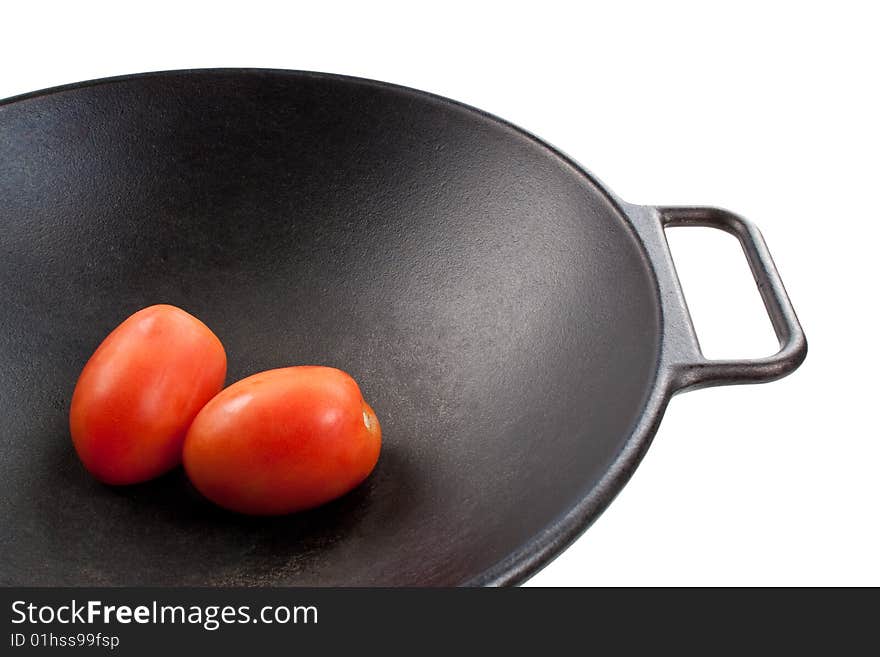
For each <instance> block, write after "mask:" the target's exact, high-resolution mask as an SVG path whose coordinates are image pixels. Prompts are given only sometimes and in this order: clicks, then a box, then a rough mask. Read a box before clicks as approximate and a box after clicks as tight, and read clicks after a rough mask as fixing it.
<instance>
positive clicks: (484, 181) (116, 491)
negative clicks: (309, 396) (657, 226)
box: [0, 72, 659, 585]
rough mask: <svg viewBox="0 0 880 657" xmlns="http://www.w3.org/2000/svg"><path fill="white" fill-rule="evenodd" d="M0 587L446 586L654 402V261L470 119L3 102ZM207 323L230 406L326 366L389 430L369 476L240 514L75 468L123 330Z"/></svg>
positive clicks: (571, 179) (123, 94)
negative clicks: (287, 372)
mask: <svg viewBox="0 0 880 657" xmlns="http://www.w3.org/2000/svg"><path fill="white" fill-rule="evenodd" d="M0 198H3V199H4V206H3V210H2V214H0V221H2V228H3V233H2V235H3V237H2V240H0V244H2V249H3V253H2V257H0V294H2V298H3V299H4V302H5V304H4V311H3V313H2V316H0V322H2V327H0V364H2V368H3V371H4V374H5V376H4V377H3V380H4V383H3V385H2V388H0V404H2V408H0V410H2V413H0V468H2V481H3V486H4V491H3V495H2V501H0V525H2V526H3V527H5V528H6V529H5V530H4V531H3V532H2V538H0V541H2V553H3V555H4V559H3V563H2V572H0V580H2V583H5V584H11V583H22V584H303V585H310V584H317V585H324V584H387V585H393V584H458V583H462V582H465V581H467V580H469V579H471V578H473V577H475V576H477V575H479V574H480V573H481V572H483V571H484V570H485V569H487V568H488V567H490V566H491V565H493V564H494V563H496V562H497V561H499V560H500V559H502V558H503V557H505V556H506V555H508V554H509V553H510V552H512V551H513V550H515V549H516V548H518V547H519V546H521V545H523V544H524V543H526V542H527V541H529V540H530V539H531V538H532V537H533V536H534V535H536V534H537V533H538V532H540V531H541V530H542V528H544V527H546V526H547V525H548V524H549V523H551V522H552V521H553V520H554V519H555V518H557V517H558V516H559V515H560V514H562V513H564V512H565V511H566V510H568V509H569V508H570V507H571V505H572V504H574V503H575V502H576V501H577V500H578V499H580V498H581V497H582V496H583V495H584V494H585V492H587V491H588V490H589V489H590V487H591V486H592V485H593V484H594V483H595V481H596V480H597V478H598V477H599V476H601V474H602V473H603V472H604V470H605V468H606V467H607V466H608V464H609V463H610V461H611V460H612V459H613V458H614V456H615V455H616V454H617V452H618V451H619V449H620V447H621V445H622V443H623V441H624V440H625V438H626V437H627V435H628V433H629V431H630V429H631V428H632V426H633V425H634V423H635V422H636V420H637V419H638V417H639V414H640V411H641V408H642V405H643V403H644V401H645V398H646V396H647V394H648V392H649V390H650V389H651V386H652V385H653V377H654V370H655V367H656V361H657V349H658V336H659V311H658V308H657V300H656V294H655V291H654V283H653V278H652V275H651V273H650V269H649V266H648V264H647V263H646V261H645V257H644V255H643V254H642V252H641V250H640V248H639V247H638V245H637V243H636V241H635V239H634V238H633V237H632V236H631V234H630V232H629V231H628V229H627V228H626V226H625V223H624V220H623V219H622V218H621V217H620V215H619V214H618V213H617V211H616V210H615V209H614V208H613V207H612V205H611V204H610V203H609V201H608V200H607V199H606V198H605V196H604V195H603V194H602V193H601V192H600V191H599V190H597V189H596V188H595V187H594V186H593V185H592V184H591V182H590V181H589V180H588V179H587V178H586V177H585V176H583V175H582V174H580V173H579V172H577V171H576V170H575V169H573V168H572V167H571V166H570V165H568V164H567V163H566V162H565V161H563V160H562V159H561V158H559V157H557V156H556V155H554V154H552V153H551V152H550V151H549V150H548V149H546V148H545V147H543V146H541V145H539V144H538V143H536V142H535V141H533V140H531V139H529V138H527V137H525V136H524V135H523V134H521V133H519V132H518V131H516V130H514V129H513V128H510V127H508V126H505V125H503V124H501V123H498V122H496V121H494V120H492V119H490V118H488V117H485V116H483V115H481V114H479V113H477V112H474V111H472V110H468V109H465V108H462V107H460V106H458V105H455V104H453V103H449V102H446V101H442V100H440V99H436V98H432V97H429V96H426V95H422V94H418V93H415V92H410V91H406V90H400V89H395V88H391V87H387V86H383V85H378V84H375V83H367V82H364V81H355V80H350V79H342V78H333V77H325V76H318V75H305V74H281V73H254V72H251V73H243V72H238V73H236V72H213V73H189V74H177V75H160V76H148V77H141V78H134V79H127V80H122V81H115V82H109V83H104V84H98V85H92V86H85V87H80V88H75V89H69V90H65V91H61V92H57V93H52V94H49V95H42V96H37V97H33V98H28V99H24V100H19V101H16V102H13V103H10V104H7V105H5V106H0ZM160 302H161V303H171V304H175V305H178V306H181V307H182V308H185V309H186V310H188V311H189V312H191V313H193V314H195V315H196V316H197V317H199V318H200V319H202V320H203V321H204V322H206V323H207V324H208V325H209V326H210V327H211V328H212V329H213V330H214V331H215V332H216V333H217V335H218V336H219V337H220V338H221V340H222V341H223V342H224V345H225V347H226V349H227V353H228V356H229V375H228V379H227V381H228V382H232V381H234V380H237V379H238V378H241V377H244V376H246V375H248V374H251V373H254V372H256V371H259V370H262V369H268V368H272V367H279V366H285V365H294V364H306V363H316V364H327V365H333V366H336V367H340V368H342V369H345V370H347V371H348V372H350V373H351V374H352V375H353V376H354V377H355V378H356V379H357V380H358V381H359V382H360V384H361V388H362V390H363V392H364V395H365V397H366V399H367V400H368V401H369V402H370V403H371V404H372V405H373V407H374V408H375V410H376V412H377V414H378V416H379V418H380V421H381V422H382V427H383V436H384V448H383V453H382V456H381V458H380V461H379V465H378V467H377V469H376V471H375V472H374V473H373V475H372V476H371V477H370V479H369V480H368V481H367V482H366V483H365V484H364V485H362V486H361V487H360V488H359V489H357V490H356V491H354V492H353V493H351V494H349V495H348V496H346V497H344V498H342V499H340V500H338V501H336V502H334V503H332V504H330V505H328V506H326V507H323V508H321V509H317V510H314V511H311V512H307V513H303V514H299V515H294V516H289V517H282V518H274V519H259V518H247V517H242V516H236V515H234V514H230V513H227V512H225V511H222V510H220V509H217V508H215V507H213V506H211V505H210V503H208V502H207V501H205V500H203V499H202V498H200V497H199V496H198V494H197V493H196V492H195V491H194V490H193V489H192V488H191V487H190V485H189V484H188V483H187V481H186V478H185V476H184V475H183V473H182V472H181V471H180V470H176V471H174V472H172V473H170V474H168V475H166V476H165V477H163V478H161V479H158V480H155V481H153V482H150V483H147V484H143V485H139V486H133V487H128V488H110V487H106V486H102V485H100V484H98V483H96V482H95V481H93V480H92V479H91V478H90V477H89V476H88V475H87V474H86V473H85V471H84V470H83V468H82V467H81V465H80V464H79V462H78V461H77V459H76V456H75V454H74V451H73V449H72V448H71V445H70V441H69V436H68V432H67V424H66V422H67V404H68V401H69V397H70V394H71V392H72V390H73V386H74V383H75V381H76V377H77V375H78V374H79V371H80V369H81V368H82V365H83V364H84V363H85V361H86V360H87V358H88V357H89V355H90V354H91V352H92V351H93V350H94V349H95V347H96V346H97V345H98V343H99V342H100V341H101V340H102V339H103V337H104V336H105V335H106V334H107V333H108V332H109V331H110V330H111V329H112V328H113V327H114V326H115V325H116V324H117V323H118V322H119V321H121V320H122V319H123V318H125V317H126V316H127V315H129V314H130V313H132V312H134V311H135V310H137V309H139V308H141V307H143V306H146V305H150V304H153V303H160Z"/></svg>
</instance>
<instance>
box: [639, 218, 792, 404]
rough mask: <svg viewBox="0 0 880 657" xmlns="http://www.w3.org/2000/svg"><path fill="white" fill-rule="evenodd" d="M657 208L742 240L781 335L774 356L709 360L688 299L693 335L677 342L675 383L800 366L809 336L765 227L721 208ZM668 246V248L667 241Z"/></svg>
mask: <svg viewBox="0 0 880 657" xmlns="http://www.w3.org/2000/svg"><path fill="white" fill-rule="evenodd" d="M656 209H657V211H658V214H659V217H660V222H661V226H662V227H666V226H705V227H708V228H717V229H719V230H723V231H726V232H728V233H730V234H731V235H733V236H734V237H736V238H737V239H738V240H739V243H740V245H741V246H742V249H743V252H744V253H745V256H746V260H747V261H748V263H749V268H750V269H751V270H752V276H753V277H754V279H755V283H757V285H758V290H759V291H760V293H761V298H762V299H763V301H764V307H765V308H766V309H767V313H768V314H769V315H770V320H771V322H772V324H773V329H774V331H775V332H776V337H777V338H778V339H779V351H777V352H776V353H775V354H773V355H772V356H767V357H765V358H754V359H743V360H710V359H708V358H706V357H705V356H703V353H702V351H701V350H700V347H699V342H698V341H697V339H696V332H695V331H694V327H693V322H692V321H691V318H690V314H689V313H688V312H687V308H686V305H685V308H684V310H685V312H684V317H685V319H686V322H687V324H688V326H687V330H688V331H689V332H690V337H691V340H690V342H688V341H683V342H679V343H677V351H678V352H679V353H678V354H676V355H677V358H675V359H674V360H675V361H677V362H674V363H673V369H674V377H675V378H674V381H673V385H675V387H676V389H677V390H688V389H694V388H701V387H706V386H717V385H731V384H738V383H764V382H767V381H773V380H776V379H779V378H782V377H783V376H786V375H787V374H790V373H791V372H793V371H794V370H796V369H797V368H798V366H799V365H800V364H801V363H802V362H803V360H804V358H805V357H806V355H807V339H806V336H805V335H804V331H803V329H802V328H801V325H800V322H799V321H798V318H797V315H795V312H794V308H793V307H792V305H791V301H790V300H789V298H788V294H787V293H786V291H785V287H784V286H783V285H782V279H781V278H780V277H779V272H778V271H777V270H776V265H775V264H774V263H773V258H772V257H771V256H770V252H769V251H768V250H767V244H766V243H765V242H764V238H763V237H762V236H761V233H760V231H759V230H758V229H757V228H756V227H755V226H754V225H753V224H752V223H751V222H749V221H746V220H745V219H743V218H742V217H740V216H738V215H736V214H734V213H732V212H729V211H727V210H722V209H719V208H711V207H658V208H656ZM664 241H665V235H664ZM666 248H667V249H668V244H667V247H666ZM673 275H674V276H675V279H676V284H677V285H678V286H679V292H680V283H679V282H678V278H677V275H675V274H674V268H673ZM680 298H681V299H682V301H683V299H684V297H683V294H681V293H680ZM683 345H684V346H683Z"/></svg>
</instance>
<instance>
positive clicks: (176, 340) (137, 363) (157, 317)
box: [70, 305, 226, 485]
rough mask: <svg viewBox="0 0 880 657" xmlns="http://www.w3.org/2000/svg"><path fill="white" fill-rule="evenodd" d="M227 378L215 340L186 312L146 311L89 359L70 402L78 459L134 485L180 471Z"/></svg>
mask: <svg viewBox="0 0 880 657" xmlns="http://www.w3.org/2000/svg"><path fill="white" fill-rule="evenodd" d="M225 379H226V352H225V350H224V349H223V345H222V344H221V342H220V340H219V339H218V338H217V336H216V335H214V333H213V332H212V331H211V330H210V329H209V328H208V327H207V326H205V324H203V323H202V322H201V321H199V320H198V319H196V318H195V317H193V316H192V315H190V314H189V313H187V312H186V311H184V310H182V309H180V308H177V307H175V306H169V305H155V306H150V307H148V308H144V309H143V310H140V311H138V312H136V313H134V314H133V315H131V316H130V317H129V318H128V319H126V320H125V321H124V322H122V323H121V324H120V325H119V326H118V327H116V329H114V330H113V331H112V332H111V333H110V334H109V335H108V336H107V337H106V338H105V339H104V341H103V342H102V343H101V344H100V346H99V347H98V348H97V350H96V351H95V353H94V354H93V355H92V356H91V358H89V360H88V362H87V363H86V365H85V367H84V368H83V371H82V373H81V374H80V377H79V380H78V381H77V383H76V388H75V389H74V392H73V398H72V399H71V403H70V434H71V437H72V439H73V445H74V447H75V449H76V452H77V455H78V456H79V458H80V460H81V461H82V463H83V465H84V466H85V467H86V469H87V470H88V471H89V472H90V473H91V474H92V475H93V476H94V477H95V478H96V479H98V480H100V481H102V482H104V483H107V484H113V485H123V484H134V483H140V482H143V481H147V480H149V479H152V478H154V477H157V476H159V475H161V474H163V473H165V472H167V471H168V470H170V469H172V468H174V467H175V466H177V465H179V463H180V460H181V452H182V449H183V440H184V438H185V437H186V431H187V429H188V428H189V425H190V423H191V422H192V420H193V418H195V416H196V414H197V413H198V412H199V411H200V410H201V408H202V406H204V405H205V403H207V402H208V400H209V399H211V398H212V397H213V396H214V395H216V394H217V393H218V392H219V391H220V390H221V389H222V388H223V383H224V381H225Z"/></svg>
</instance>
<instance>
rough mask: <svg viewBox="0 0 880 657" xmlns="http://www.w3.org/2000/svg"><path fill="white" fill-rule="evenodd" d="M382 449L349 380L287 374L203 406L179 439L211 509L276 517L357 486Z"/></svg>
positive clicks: (260, 377) (233, 389)
mask: <svg viewBox="0 0 880 657" xmlns="http://www.w3.org/2000/svg"><path fill="white" fill-rule="evenodd" d="M381 442H382V431H381V429H380V427H379V421H378V420H377V419H376V414H375V413H374V412H373V409H372V408H370V406H369V404H367V403H366V402H365V401H364V399H363V397H362V396H361V391H360V388H359V387H358V385H357V383H356V382H355V381H354V379H352V378H351V377H350V376H349V375H348V374H346V373H345V372H343V371H341V370H338V369H334V368H332V367H316V366H301V367H287V368H282V369H276V370H269V371H267V372H261V373H259V374H254V375H253V376H250V377H248V378H246V379H242V380H241V381H238V382H237V383H234V384H233V385H231V386H229V387H228V388H226V390H224V391H223V392H221V393H220V394H219V395H217V396H216V397H214V399H212V400H211V401H210V402H208V403H207V404H206V405H205V407H204V408H203V409H202V410H201V411H200V412H199V414H198V415H197V416H196V419H195V420H194V421H193V423H192V426H190V428H189V432H188V433H187V436H186V441H185V442H184V447H183V465H184V467H185V468H186V471H187V474H189V477H190V480H191V481H192V483H193V484H194V485H195V487H196V488H197V489H198V490H199V491H201V493H202V494H203V495H205V497H207V498H208V499H210V500H212V501H213V502H215V503H216V504H219V505H220V506H222V507H225V508H227V509H230V510H232V511H238V512H241V513H249V514H255V515H279V514H284V513H291V512H293V511H300V510H303V509H308V508H311V507H315V506H318V505H320V504H324V503H325V502H328V501H330V500H332V499H334V498H337V497H339V496H340V495H343V494H344V493H346V492H348V491H350V490H351V489H352V488H354V487H355V486H357V485H358V484H359V483H361V482H362V481H363V480H364V479H365V478H366V477H367V475H369V474H370V472H371V471H372V470H373V467H374V466H375V465H376V461H377V460H378V458H379V449H380V446H381Z"/></svg>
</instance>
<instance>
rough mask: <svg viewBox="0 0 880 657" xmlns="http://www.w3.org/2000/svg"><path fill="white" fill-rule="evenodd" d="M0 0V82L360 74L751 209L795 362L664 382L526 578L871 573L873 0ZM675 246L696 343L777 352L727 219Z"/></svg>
mask: <svg viewBox="0 0 880 657" xmlns="http://www.w3.org/2000/svg"><path fill="white" fill-rule="evenodd" d="M8 4H9V5H10V6H4V7H3V10H2V14H0V97H6V96H11V95H13V94H18V93H22V92H26V91H31V90H35V89H39V88H44V87H48V86H52V85H57V84H62V83H68V82H75V81H78V80H83V79H89V78H97V77H103V76H110V75H117V74H124V73H133V72H140V71H148V70H160V69H173V68H192V67H214V66H256V67H272V68H294V69H312V70H319V71H331V72H337V73H346V74H350V75H358V76H364V77H369V78H377V79H381V80H386V81H390V82H395V83H399V84H404V85H409V86H413V87H417V88H420V89H425V90H428V91H432V92H435V93H439V94H442V95H445V96H449V97H451V98H455V99H457V100H461V101H463V102H466V103H469V104H471V105H475V106H477V107H480V108H482V109H485V110H487V111H490V112H492V113H494V114H497V115H499V116H502V117H504V118H506V119H509V120H511V121H513V122H514V123H517V124H519V125H521V126H523V127H525V128H527V129H528V130H530V131H532V132H534V133H536V134H538V135H539V136H541V137H543V138H544V139H546V140H548V141H550V142H551V143H553V144H555V145H557V146H558V147H560V148H561V149H562V150H564V151H566V152H567V153H569V154H570V155H571V156H573V157H574V158H575V159H577V160H579V161H580V162H582V163H583V164H584V165H585V166H587V167H589V168H590V169H591V170H592V171H593V172H595V173H596V174H597V175H598V176H599V177H600V178H601V179H602V180H603V181H604V182H606V183H607V184H608V185H609V186H610V187H611V188H612V189H613V190H614V191H615V192H617V193H618V194H619V195H620V196H622V197H623V198H625V199H626V200H629V201H633V202H640V203H658V204H711V205H720V206H722V207H727V208H730V209H732V210H735V211H737V212H739V213H741V214H743V215H744V216H746V217H748V218H750V219H752V220H753V221H755V222H756V223H757V224H758V225H759V226H760V227H761V229H762V230H763V232H764V235H765V237H766V239H767V241H768V244H769V246H770V250H771V252H772V253H773V255H774V257H775V259H776V263H777V265H778V267H779V270H780V272H781V274H782V277H783V279H784V281H785V283H786V285H787V288H788V291H789V293H790V295H791V298H792V301H793V302H794V305H795V307H796V309H797V311H798V314H799V316H800V319H801V321H802V323H803V325H804V328H805V330H806V333H807V336H808V339H809V342H810V354H809V356H808V358H807V360H806V362H805V364H804V365H803V366H802V367H801V369H800V370H798V371H797V372H796V373H794V374H793V375H792V376H790V377H789V378H787V379H784V380H782V381H779V382H776V383H772V384H767V385H762V386H745V387H736V388H716V389H712V390H704V391H699V392H693V393H688V394H685V395H681V396H679V397H676V398H675V399H674V400H673V401H672V403H671V405H670V407H669V410H668V412H667V414H666V418H665V419H664V421H663V424H662V427H661V429H660V431H659V433H658V434H657V437H656V439H655V441H654V444H653V446H652V447H651V450H650V451H649V453H648V456H647V457H646V458H645V460H644V462H643V463H642V465H641V467H640V468H639V470H638V471H637V472H636V474H635V476H634V477H633V479H632V481H631V482H630V484H629V485H628V486H627V487H626V488H625V490H624V491H623V492H622V493H621V494H620V496H619V497H618V499H617V500H616V501H615V502H614V503H613V504H612V506H611V507H610V508H609V510H608V511H607V512H606V513H605V514H604V515H603V516H602V517H601V518H600V519H599V520H598V521H597V522H596V523H595V524H594V526H593V527H592V528H591V529H590V530H589V531H588V532H587V533H586V534H585V535H584V536H583V537H582V538H581V539H580V540H578V541H577V543H576V544H575V545H574V546H572V547H571V548H570V549H569V550H568V551H566V552H565V553H564V554H563V555H562V556H561V557H559V558H558V559H557V560H556V561H554V562H553V563H552V564H551V565H549V566H548V567H547V568H546V569H545V570H544V571H542V572H541V573H539V574H538V575H537V576H536V577H534V578H533V579H532V580H531V582H530V583H531V584H533V585H658V584H666V585H679V584H681V585H685V584H686V585H710V584H711V585H722V584H729V585H746V584H749V585H762V584H763V585H783V584H790V585H800V584H803V585H806V584H816V585H826V584H829V585H830V584H836V585H845V584H873V585H880V558H878V557H880V513H878V503H880V440H878V439H880V431H878V429H877V412H878V410H880V404H878V400H877V392H878V385H877V380H878V379H877V375H878V367H880V358H878V331H877V324H876V319H877V315H878V298H877V293H876V284H877V282H878V260H880V241H878V240H880V231H878V227H877V225H878V218H880V217H878V205H877V198H876V197H877V191H878V173H880V165H878V162H880V129H878V121H880V100H878V89H880V46H878V44H880V37H878V27H880V21H878V18H877V17H876V16H875V15H874V14H873V13H872V11H871V9H870V8H871V4H872V3H867V2H865V3H861V4H856V3H848V2H835V3H826V4H825V6H824V7H817V6H816V5H814V4H813V3H790V4H789V3H769V2H757V3H756V2H738V3H730V4H729V5H728V6H727V7H726V8H720V7H718V6H716V5H717V3H704V2H692V3H683V2H673V3H632V2H615V3H603V4H604V5H605V6H603V7H601V8H599V7H588V6H587V5H586V4H585V3H554V2H548V1H546V0H543V1H541V2H534V3H522V4H520V3H516V2H505V3H479V2H476V1H475V0H474V1H473V2H469V3H458V2H451V1H448V0H447V1H446V2H442V3H436V5H434V6H433V7H430V8H427V7H425V8H423V6H422V5H420V4H419V3H413V2H407V3H398V4H391V3H374V2H361V3H350V4H344V3H333V2H327V3H319V2H311V3H308V4H307V5H302V6H297V3H291V2H285V3H280V2H279V3H275V4H269V3H265V2H256V1H250V2H237V3H229V2H212V3H208V2H205V3H185V2H174V3H168V2H150V3H138V4H135V3H121V2H114V3H106V4H103V5H101V4H96V3H89V2H65V3H57V4H49V3H40V2H30V3H8ZM318 6H320V8H317V7H318ZM23 7H25V8H23ZM0 203H2V200H0ZM671 240H672V244H673V249H674V252H675V255H676V258H677V261H678V263H679V269H680V273H681V275H682V278H683V281H684V285H685V291H686V293H687V295H688V299H689V301H690V302H691V305H692V310H693V313H694V316H695V321H696V323H697V328H698V331H699V333H700V336H701V338H702V340H703V343H704V347H705V348H706V350H707V352H708V355H710V356H758V355H764V354H767V353H770V352H771V351H772V350H773V348H774V346H775V340H774V338H773V337H772V332H771V331H770V328H769V323H768V322H767V320H766V318H765V316H764V314H763V310H762V307H761V304H760V301H758V297H757V294H756V291H755V289H754V285H752V284H751V283H750V282H749V278H748V275H747V273H746V272H747V269H746V266H745V264H744V261H743V260H742V258H741V254H740V253H739V252H738V251H737V248H738V247H737V246H736V243H735V242H733V241H732V238H728V237H727V236H723V235H719V234H716V233H715V232H713V231H708V230H700V229H678V230H677V231H676V232H675V233H674V234H673V236H672V238H671Z"/></svg>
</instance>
